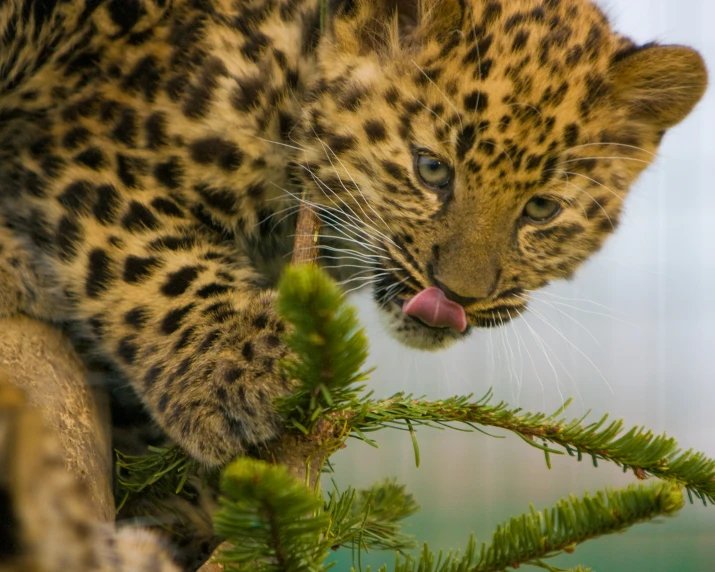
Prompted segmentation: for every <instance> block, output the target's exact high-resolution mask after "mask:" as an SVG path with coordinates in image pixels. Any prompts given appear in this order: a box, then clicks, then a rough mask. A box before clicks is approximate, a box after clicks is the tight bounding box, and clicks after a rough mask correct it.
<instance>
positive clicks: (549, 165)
mask: <svg viewBox="0 0 715 572" xmlns="http://www.w3.org/2000/svg"><path fill="white" fill-rule="evenodd" d="M558 161H559V160H558V158H557V157H555V156H551V157H549V158H548V159H546V161H545V162H544V167H543V168H542V169H541V179H540V181H539V182H540V183H541V184H542V185H543V184H546V183H547V182H548V181H549V180H550V179H551V177H553V174H554V169H555V167H556V165H557V163H558Z"/></svg>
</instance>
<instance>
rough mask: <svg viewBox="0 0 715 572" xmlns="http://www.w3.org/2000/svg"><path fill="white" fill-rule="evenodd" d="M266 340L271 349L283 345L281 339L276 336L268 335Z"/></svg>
mask: <svg viewBox="0 0 715 572" xmlns="http://www.w3.org/2000/svg"><path fill="white" fill-rule="evenodd" d="M265 340H266V345H267V346H268V347H269V348H277V347H278V346H279V345H281V339H280V338H279V337H278V336H276V335H274V334H269V335H267V336H266V338H265Z"/></svg>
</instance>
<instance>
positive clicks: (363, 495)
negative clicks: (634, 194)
mask: <svg viewBox="0 0 715 572" xmlns="http://www.w3.org/2000/svg"><path fill="white" fill-rule="evenodd" d="M418 510H419V506H418V505H417V502H416V501H415V498H414V497H413V496H412V495H411V494H408V493H407V492H406V491H405V487H404V486H403V485H399V484H397V483H395V482H394V481H392V480H387V481H384V482H382V483H379V484H376V485H374V486H372V487H371V488H369V489H366V490H362V491H356V490H355V489H353V488H349V489H347V490H346V491H343V492H342V493H341V492H339V491H338V490H337V489H334V490H333V491H331V492H330V493H328V502H327V503H326V506H325V512H326V513H327V514H328V515H329V518H330V526H329V527H328V530H327V532H326V535H325V537H326V541H327V542H328V544H329V545H330V546H331V547H332V548H337V547H339V546H342V547H344V548H350V549H352V550H353V551H355V550H357V551H360V550H365V551H366V552H367V551H370V550H393V551H396V552H403V551H405V550H410V549H412V548H415V547H416V546H417V545H416V543H415V541H414V539H413V538H412V537H411V536H407V535H405V534H403V533H402V521H403V520H404V519H406V518H407V517H409V516H411V515H413V514H414V513H415V512H417V511H418Z"/></svg>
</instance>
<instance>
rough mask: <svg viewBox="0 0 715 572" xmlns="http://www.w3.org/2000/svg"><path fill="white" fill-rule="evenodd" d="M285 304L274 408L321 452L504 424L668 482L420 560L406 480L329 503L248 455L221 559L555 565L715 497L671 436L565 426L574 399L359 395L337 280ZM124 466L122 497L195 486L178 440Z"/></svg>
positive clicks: (712, 472) (230, 505)
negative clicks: (413, 553)
mask: <svg viewBox="0 0 715 572" xmlns="http://www.w3.org/2000/svg"><path fill="white" fill-rule="evenodd" d="M278 309H279V312H280V313H281V315H282V316H283V318H284V319H285V320H286V322H287V323H289V324H290V325H291V327H290V328H289V334H288V335H287V339H286V342H287V344H288V346H289V347H290V348H291V350H292V355H291V357H290V358H288V359H287V360H285V361H284V362H283V364H282V365H283V368H284V371H285V372H286V373H287V375H288V376H289V377H290V379H292V380H293V382H294V383H295V386H296V387H297V390H296V392H295V393H294V394H292V395H291V396H289V397H286V398H283V399H281V400H280V401H279V402H278V403H277V407H278V409H279V411H280V412H282V413H283V415H284V416H285V419H286V426H287V430H288V431H289V432H293V433H294V434H298V435H303V436H305V438H306V439H307V440H308V441H309V442H311V443H313V444H316V446H320V447H322V448H323V449H324V451H325V456H329V455H330V454H331V453H332V452H333V451H334V450H335V449H337V447H338V446H340V444H341V443H342V442H343V441H344V440H345V439H346V438H347V436H348V435H352V436H353V437H357V438H359V439H362V440H364V441H366V442H368V443H370V444H373V445H374V442H373V441H372V440H371V439H370V438H369V437H368V435H369V434H370V433H371V432H373V431H378V430H381V429H386V428H397V429H402V430H405V431H409V432H410V434H411V436H412V440H413V443H414V447H415V452H416V455H417V458H418V459H419V449H418V444H417V440H416V436H415V434H416V430H417V429H419V428H420V427H432V428H445V427H449V428H454V429H460V427H459V425H462V426H464V427H463V429H466V430H473V429H474V430H479V431H482V429H480V427H495V428H500V429H504V430H507V431H511V432H513V433H515V434H516V435H518V436H519V437H521V438H522V439H523V440H524V441H525V442H527V443H528V444H529V445H531V446H533V447H536V448H538V449H540V450H541V451H543V452H544V454H545V456H546V461H547V464H549V466H550V456H551V455H554V454H561V455H562V454H565V453H568V454H569V455H571V456H573V457H575V458H577V459H578V460H581V459H582V458H583V456H587V457H589V456H590V457H591V458H592V459H593V461H594V464H596V463H597V461H598V460H607V461H611V462H614V463H616V464H618V465H620V466H621V467H623V468H624V470H628V469H630V470H633V471H634V473H635V474H636V476H638V477H639V478H641V479H643V478H646V477H648V476H655V477H659V478H660V479H663V482H660V483H657V484H654V485H650V486H632V487H630V488H629V489H626V490H624V491H620V492H613V491H608V492H606V493H599V494H598V495H597V496H596V497H588V496H587V497H585V498H584V499H580V500H579V499H575V498H570V499H568V500H565V501H562V502H561V503H559V505H557V507H555V508H554V509H550V511H544V512H542V513H537V512H535V511H534V510H533V509H532V511H531V512H530V513H528V514H527V515H524V516H522V517H520V518H518V519H512V520H511V521H509V523H506V524H505V525H503V526H502V527H500V528H499V529H498V530H497V532H496V533H495V535H494V538H493V539H492V543H491V544H490V545H489V546H487V545H482V546H481V548H480V549H479V550H477V545H476V543H474V542H473V541H472V542H470V545H469V547H468V549H467V551H465V553H464V555H463V556H459V555H456V554H455V555H452V554H451V553H450V554H447V555H444V554H439V555H434V554H432V553H431V552H429V550H428V549H427V548H426V547H425V548H424V550H423V552H422V555H421V557H420V559H415V558H411V557H410V556H409V555H405V551H406V550H408V549H409V548H410V547H411V546H413V544H412V540H411V539H410V538H409V537H408V536H406V535H404V534H403V533H402V532H401V523H402V520H403V519H404V518H405V517H407V516H409V515H410V514H412V513H413V512H414V511H415V510H416V503H415V502H414V499H413V498H412V497H411V496H410V495H407V494H406V493H405V491H404V489H402V488H401V487H399V486H397V485H395V484H394V483H389V482H388V483H383V484H381V485H377V486H376V487H374V488H373V489H370V490H368V491H365V492H363V493H357V492H356V491H354V490H352V489H350V490H348V491H345V492H343V493H339V492H337V491H333V492H331V493H330V494H329V495H328V499H327V501H325V502H323V501H322V500H319V499H317V497H316V492H315V491H311V490H309V489H308V488H307V487H306V486H305V484H302V483H296V481H294V480H293V478H292V477H290V476H289V474H288V473H287V472H286V470H285V469H282V468H278V467H271V466H268V465H265V464H264V463H260V462H258V461H252V460H250V459H243V460H239V461H237V462H236V463H234V464H233V465H231V466H230V467H229V469H227V471H226V472H225V474H224V478H223V480H222V487H223V493H224V496H223V500H222V508H221V510H220V512H219V513H218V514H217V515H216V531H217V533H218V534H221V535H223V536H225V537H226V538H228V539H229V540H230V543H229V544H230V548H229V549H227V550H225V551H224V553H223V557H222V558H223V561H224V562H226V563H227V564H229V565H230V566H233V567H234V568H233V569H235V570H238V569H245V568H244V567H245V566H247V565H249V566H250V569H252V570H253V569H255V570H259V571H266V572H269V571H271V572H272V571H276V572H277V571H286V572H292V571H293V570H296V571H297V570H308V571H319V570H324V569H327V568H326V567H325V565H324V560H325V557H326V555H327V554H328V553H329V551H330V549H335V548H338V547H345V548H350V549H352V550H353V551H355V552H357V554H358V555H359V554H360V553H361V551H364V550H372V549H389V550H393V551H396V552H397V554H398V560H397V564H396V568H395V570H396V571H397V572H412V571H413V570H419V571H420V572H431V571H434V572H451V571H455V572H456V571H459V572H470V571H474V572H481V571H482V570H484V571H486V570H504V569H506V568H509V567H515V566H516V565H517V564H530V565H533V566H538V567H541V568H543V569H545V570H550V571H556V570H558V569H557V568H554V567H553V566H550V565H549V564H548V563H547V562H546V561H545V560H546V559H548V558H549V557H551V556H553V555H555V554H558V553H560V552H563V551H569V550H572V549H573V547H574V546H576V545H577V544H578V543H580V542H583V541H585V540H588V539H591V538H595V537H597V536H600V535H602V534H608V533H611V532H615V531H619V530H623V529H624V528H627V527H629V526H632V525H633V524H636V523H638V522H643V521H646V520H649V519H652V518H655V517H657V516H659V515H666V514H672V513H673V512H674V511H675V510H677V509H678V508H680V506H681V505H682V494H681V492H680V488H679V485H682V486H683V487H685V488H686V489H687V490H688V493H689V494H691V495H695V496H697V497H699V498H700V499H701V500H703V501H704V502H707V501H710V502H713V501H715V461H713V460H712V459H709V458H708V457H706V456H705V455H703V454H701V453H697V452H694V451H692V450H689V451H685V452H682V451H681V450H680V449H679V448H678V445H677V443H676V441H675V440H674V439H672V438H669V437H667V436H666V435H661V436H656V435H654V434H653V433H652V432H651V431H647V430H645V429H644V428H643V427H635V428H632V429H630V430H627V431H626V430H625V428H624V422H623V421H610V422H609V421H608V418H607V417H603V418H601V419H600V420H598V421H595V422H590V423H589V422H587V421H586V417H585V416H584V417H583V418H580V419H575V420H567V419H566V418H565V417H564V416H563V413H564V410H565V409H566V407H567V406H568V403H567V404H566V405H565V406H564V407H562V408H561V409H559V410H558V411H556V412H555V413H553V414H552V415H548V416H547V415H545V414H542V413H527V412H523V411H522V410H520V409H511V408H509V407H508V405H507V404H505V403H503V402H501V403H492V394H491V392H489V393H488V394H487V395H485V396H484V397H483V398H482V399H479V400H476V401H472V400H471V398H470V397H453V398H450V399H445V400H440V401H436V402H429V401H426V400H424V399H414V398H413V397H412V396H410V395H405V394H402V393H400V394H396V395H394V396H393V397H391V398H389V399H385V400H378V401H376V400H373V399H371V395H370V394H368V395H367V396H363V397H361V396H360V395H359V392H360V390H361V389H362V386H361V385H360V384H361V383H362V382H363V381H364V380H365V379H366V374H365V372H364V371H363V366H364V362H365V359H366V357H367V341H366V339H365V336H364V334H363V332H362V330H361V329H359V324H358V321H357V317H356V314H355V312H354V311H353V310H352V309H351V308H349V307H347V306H346V305H345V302H344V298H343V295H342V293H341V292H340V291H339V290H338V288H337V286H336V285H335V284H334V283H333V282H332V281H331V280H330V279H329V278H328V277H327V276H326V275H325V274H324V273H323V272H322V271H320V270H318V269H316V268H314V267H309V266H305V267H301V268H295V269H290V270H289V271H288V272H287V273H286V275H285V277H284V279H283V281H282V282H281V286H280V295H279V298H278ZM555 447H558V448H555ZM117 471H118V473H117V474H118V479H117V483H118V486H117V493H118V500H119V501H120V502H119V504H120V505H121V504H122V503H123V502H124V501H125V500H126V499H127V498H131V497H132V495H141V496H142V498H149V499H150V500H154V501H156V504H157V506H160V504H161V502H160V501H161V499H162V498H165V497H166V496H168V495H171V494H176V493H178V494H183V495H189V494H191V491H190V490H188V491H187V489H186V487H185V486H184V485H185V483H186V481H187V479H188V478H189V477H190V476H192V475H193V474H197V471H199V467H198V465H197V464H196V463H194V462H192V461H190V460H188V459H187V458H186V456H185V455H183V453H181V452H180V451H179V450H178V449H176V448H174V449H157V450H154V451H152V452H151V454H150V455H148V456H145V457H129V456H124V455H121V454H118V463H117ZM200 474H203V476H204V478H210V477H211V475H208V477H207V475H206V473H200ZM691 500H692V496H691ZM400 554H402V556H399V555H400ZM249 563H250V564H249ZM237 566H238V568H236V567H237Z"/></svg>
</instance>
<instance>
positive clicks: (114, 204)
mask: <svg viewBox="0 0 715 572" xmlns="http://www.w3.org/2000/svg"><path fill="white" fill-rule="evenodd" d="M96 194H97V202H95V203H94V209H93V212H94V216H95V217H96V218H97V220H98V221H99V222H101V223H102V224H111V223H113V222H114V220H115V217H116V216H117V211H118V210H119V206H120V197H119V193H118V192H117V189H115V188H114V187H113V186H112V185H101V186H100V187H97V190H96Z"/></svg>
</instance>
